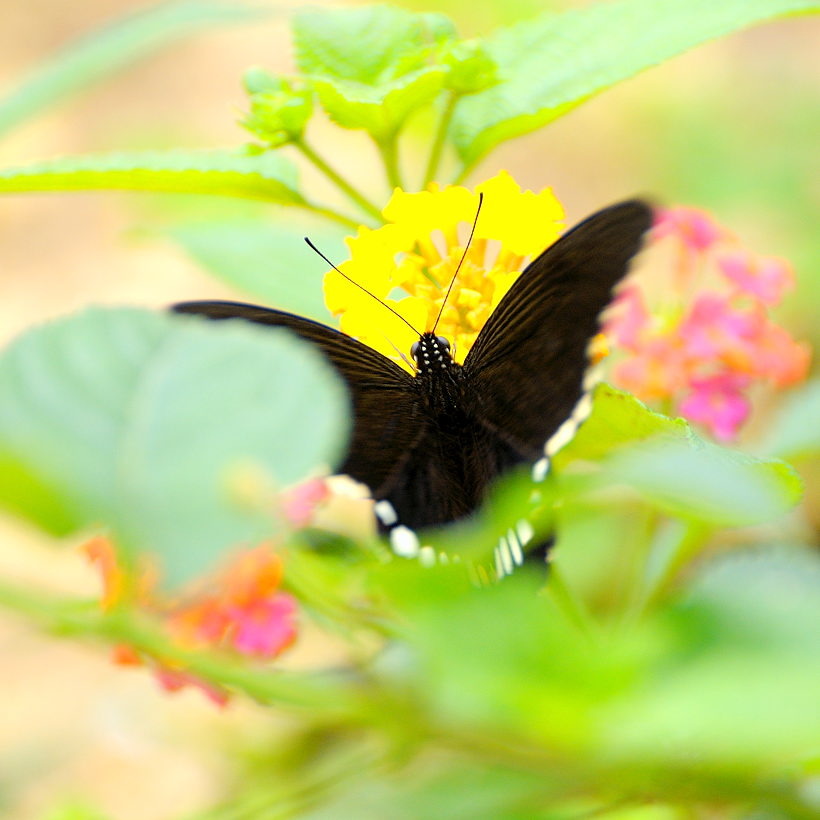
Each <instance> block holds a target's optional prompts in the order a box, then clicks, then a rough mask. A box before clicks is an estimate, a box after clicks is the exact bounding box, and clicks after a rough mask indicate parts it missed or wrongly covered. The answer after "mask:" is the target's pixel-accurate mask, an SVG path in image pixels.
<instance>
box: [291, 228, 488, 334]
mask: <svg viewBox="0 0 820 820" xmlns="http://www.w3.org/2000/svg"><path fill="white" fill-rule="evenodd" d="M471 236H472V234H471ZM305 242H307V244H308V247H309V248H310V249H311V250H312V251H313V252H314V253H316V254H318V255H319V256H321V257H322V259H324V260H325V262H327V264H328V265H330V267H331V268H333V270H335V271H336V273H339V274H341V275H342V276H344V278H345V279H347V281H348V282H350V283H351V284H352V285H355V286H356V287H357V288H359V290H363V291H364V292H365V293H366V294H367V295H368V296H372V297H373V298H374V299H375V300H376V301H377V302H378V303H379V304H380V305H381V306H382V307H386V308H387V309H388V310H389V311H390V312H391V313H392V314H393V315H394V316H397V317H398V318H399V319H401V320H402V322H404V324H406V325H407V327H409V328H410V330H412V331H413V333H415V334H416V336H421V333H419V332H418V330H416V329H415V328H414V327H413V325H411V324H410V322H408V321H407V319H405V318H404V316H402V315H401V314H400V313H397V312H396V311H395V310H393V308H391V307H390V305H388V304H386V303H385V302H382V300H381V299H379V297H378V296H376V295H375V294H374V293H371V292H370V291H369V290H368V289H367V288H366V287H365V286H364V285H360V284H359V283H358V282H357V281H356V280H355V279H351V278H350V277H349V276H348V275H347V274H346V273H344V272H343V271H341V270H339V268H337V267H336V265H334V264H333V262H331V261H330V260H329V259H328V258H327V257H326V256H325V255H324V254H323V253H322V252H321V251H320V250H319V249H318V248H317V247H316V246H315V245H314V244H313V243H312V242H311V241H310V239H308V238H307V237H305Z"/></svg>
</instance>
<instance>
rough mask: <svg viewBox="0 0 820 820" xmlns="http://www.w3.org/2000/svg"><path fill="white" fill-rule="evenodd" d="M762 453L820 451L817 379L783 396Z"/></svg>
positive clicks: (790, 455)
mask: <svg viewBox="0 0 820 820" xmlns="http://www.w3.org/2000/svg"><path fill="white" fill-rule="evenodd" d="M763 452H764V453H766V454H767V455H770V456H778V457H780V458H799V457H801V456H810V455H817V454H818V453H820V380H817V381H813V382H810V383H809V384H807V385H805V386H804V387H802V388H800V389H799V390H796V391H794V393H792V395H791V396H789V397H788V398H787V399H786V402H785V406H784V407H783V409H782V410H781V411H780V413H779V414H778V415H777V417H776V418H775V420H774V423H773V425H772V426H771V429H770V431H769V436H768V440H767V441H766V442H765V444H764V446H763Z"/></svg>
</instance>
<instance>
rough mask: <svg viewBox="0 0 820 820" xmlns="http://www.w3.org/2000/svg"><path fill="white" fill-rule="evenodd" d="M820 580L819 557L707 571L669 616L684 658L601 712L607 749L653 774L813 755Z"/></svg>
mask: <svg viewBox="0 0 820 820" xmlns="http://www.w3.org/2000/svg"><path fill="white" fill-rule="evenodd" d="M818 580H820V562H818V559H817V556H816V555H812V554H810V553H807V552H798V551H794V552H792V554H791V555H789V554H787V553H786V552H785V551H783V552H780V553H778V554H775V555H755V556H740V557H738V556H733V557H732V558H731V559H729V560H726V561H719V562H718V563H717V565H716V567H715V568H713V569H711V570H707V571H706V573H705V575H704V577H703V578H702V579H701V580H700V581H699V582H697V583H696V585H695V588H694V590H693V591H692V593H691V594H690V595H689V596H688V598H687V600H686V601H685V602H684V603H682V604H680V605H678V606H677V607H676V608H675V609H674V610H672V611H671V612H670V614H669V616H668V617H667V618H666V620H667V624H668V628H671V629H672V630H674V632H676V633H677V639H678V640H679V641H680V642H681V649H680V650H679V651H677V652H675V649H674V646H672V645H670V646H669V648H668V662H667V664H666V665H665V668H663V667H659V668H658V670H657V671H658V673H659V674H657V676H656V677H655V679H654V680H652V682H651V686H648V687H635V688H634V690H633V692H632V693H631V694H630V695H629V696H628V697H626V698H624V700H623V701H622V703H620V704H618V705H617V706H616V707H615V708H613V709H604V710H603V717H604V721H603V727H604V737H605V740H604V744H605V746H608V747H609V748H610V752H611V753H612V754H615V755H617V756H625V757H627V758H629V759H630V760H632V761H635V760H636V759H640V760H643V761H647V760H653V761H657V764H658V765H659V766H661V767H663V766H664V765H665V764H666V763H667V762H669V761H674V762H678V761H681V760H684V759H689V760H693V761H699V762H700V765H702V766H711V765H713V764H714V763H717V762H722V763H723V764H724V765H725V766H726V767H727V768H729V767H732V768H734V769H735V770H740V769H741V768H742V767H744V766H746V765H749V764H752V765H753V767H754V768H753V771H755V772H756V771H757V770H758V767H759V766H760V765H761V764H762V763H768V764H775V765H776V766H777V767H778V768H780V767H782V766H790V765H794V764H795V763H796V762H799V761H800V760H801V758H804V757H805V756H807V755H809V756H810V755H812V754H815V753H816V748H817V738H818V737H820V710H818V709H817V708H816V705H817V692H818V691H820V642H818V640H817V635H818V634H820V609H818V599H817V583H818ZM659 738H660V739H662V742H659ZM790 816H792V815H790ZM793 816H806V817H808V816H810V812H806V813H804V814H795V815H793Z"/></svg>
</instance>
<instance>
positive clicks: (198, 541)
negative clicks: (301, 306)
mask: <svg viewBox="0 0 820 820" xmlns="http://www.w3.org/2000/svg"><path fill="white" fill-rule="evenodd" d="M344 407H345V396H344V389H343V387H342V386H341V384H339V382H338V380H337V379H336V377H335V375H334V374H333V373H332V372H330V368H329V367H328V366H327V365H326V363H325V362H324V361H323V360H322V358H321V357H320V356H319V355H318V354H317V353H315V352H314V351H313V350H312V349H310V348H309V347H307V346H306V345H304V344H303V343H301V342H299V341H298V340H296V339H294V338H293V337H292V336H290V335H289V334H287V333H284V332H281V331H276V330H273V329H268V328H264V329H263V328H258V327H253V326H250V325H247V324H245V323H235V322H226V323H221V322H219V323H211V322H207V321H204V320H198V319H193V318H189V317H179V316H171V315H165V314H158V313H150V312H147V311H140V310H135V309H115V310H104V309H91V310H88V311H85V312H84V313H81V314H79V315H75V316H71V317H68V318H66V319H62V320H60V321H57V322H54V323H51V324H48V325H44V326H43V327H40V328H36V329H34V330H31V331H29V332H28V333H26V334H24V335H23V336H22V337H20V338H19V339H18V340H16V341H15V342H14V343H13V344H12V345H11V346H10V347H9V348H8V349H7V350H6V351H5V352H4V353H3V355H2V357H0V503H2V504H3V505H5V506H10V507H12V508H13V509H14V510H15V511H17V512H22V513H23V514H25V515H26V516H27V517H28V518H30V519H31V520H32V521H33V522H34V523H35V524H38V525H39V526H41V527H44V528H45V529H47V530H49V531H52V532H56V533H58V534H60V533H67V532H73V531H76V530H78V529H81V528H84V527H87V526H89V525H91V524H95V523H104V524H106V525H108V526H110V527H111V528H112V530H113V532H114V535H115V536H116V538H117V539H118V541H119V542H120V543H122V544H123V545H124V546H125V547H127V548H130V549H132V550H133V549H143V550H147V549H150V550H153V551H155V552H156V553H157V554H158V555H159V556H160V557H161V559H162V563H163V566H164V568H165V571H166V576H167V577H168V578H169V579H170V580H171V581H180V580H182V579H184V578H187V577H190V576H191V575H192V574H194V573H196V572H198V571H200V570H201V569H202V568H203V567H204V566H206V565H207V564H209V563H210V562H212V561H213V560H214V559H215V558H216V557H218V556H219V555H220V554H222V553H223V552H224V551H225V550H227V549H229V548H230V547H232V546H236V545H238V544H239V543H243V542H253V541H256V540H259V539H260V538H262V537H265V536H267V535H269V534H270V533H271V532H273V531H274V530H275V529H276V523H275V521H274V514H273V512H272V510H271V509H270V508H269V505H270V501H271V498H270V497H269V495H268V494H267V493H266V492H262V491H264V490H265V488H266V486H267V485H266V484H265V482H266V481H267V482H270V483H271V485H273V486H281V485H287V484H291V483H293V482H296V481H298V480H300V479H303V478H305V477H306V476H307V475H308V474H309V473H310V472H311V471H313V470H315V469H316V468H318V467H319V466H321V465H322V464H329V463H332V462H333V461H334V460H335V458H336V457H337V456H338V454H339V452H340V449H341V446H342V444H343V440H344V435H345V427H346V425H345V423H344V421H345V412H344ZM21 475H24V476H25V477H26V481H25V483H24V484H23V485H22V486H21V485H20V484H19V483H18V482H19V479H20V476H21ZM248 481H250V482H251V490H254V488H256V489H259V491H260V493H261V494H262V495H264V499H265V500H264V502H263V501H259V500H256V503H254V501H255V497H254V498H250V497H248V492H246V493H245V497H242V493H241V492H240V490H241V487H242V486H247V482H248ZM243 482H244V484H243ZM237 488H239V489H237ZM251 495H253V492H251ZM52 502H55V503H56V504H57V505H58V506H59V508H60V511H61V512H60V515H56V514H54V513H53V512H51V509H50V507H51V503H52Z"/></svg>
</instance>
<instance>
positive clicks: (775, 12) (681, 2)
mask: <svg viewBox="0 0 820 820" xmlns="http://www.w3.org/2000/svg"><path fill="white" fill-rule="evenodd" d="M819 10H820V3H818V2H817V0H724V2H721V3H715V2H713V0H665V2H663V3H659V2H657V0H619V1H618V2H610V3H595V4H593V5H590V6H587V7H585V8H581V9H572V10H570V11H567V12H564V13H563V14H553V13H548V14H544V15H541V16H539V17H536V18H534V19H533V20H527V21H524V22H522V23H519V24H517V25H514V26H511V27H510V28H508V29H504V30H501V31H499V32H497V33H495V34H492V35H490V36H489V37H488V38H487V39H486V41H485V44H486V47H487V50H488V51H489V53H490V56H491V57H492V58H493V59H494V60H495V61H496V63H497V64H498V67H499V77H500V79H501V82H500V83H498V84H497V85H495V86H493V87H491V88H489V89H487V90H486V91H482V92H480V93H478V94H474V95H472V96H469V97H465V98H463V99H462V100H461V101H460V103H459V105H458V107H457V108H456V113H455V117H454V119H453V124H452V131H451V135H452V138H453V141H454V143H455V146H456V149H457V151H458V154H459V156H460V157H461V160H462V162H463V163H464V165H465V166H467V167H472V166H473V165H474V164H475V163H476V162H477V161H478V160H480V159H481V158H482V157H483V156H484V155H485V154H486V153H487V152H489V151H490V150H492V149H493V148H495V147H496V146H497V145H498V144H499V143H501V142H504V141H505V140H508V139H512V138H513V137H517V136H521V135H522V134H527V133H529V132H531V131H535V130H536V129H538V128H540V127H541V126H543V125H546V124H547V123H548V122H550V121H552V120H554V119H556V118H557V117H560V116H561V115H563V114H565V113H567V111H569V110H570V109H572V108H574V107H575V106H577V105H579V104H580V103H582V102H583V101H584V100H587V99H589V97H591V96H593V95H594V94H597V93H598V92H600V91H603V90H604V89H606V88H608V87H610V86H612V85H614V84H615V83H617V82H620V81H622V80H625V79H627V78H629V77H631V76H633V75H635V74H637V73H638V72H640V71H643V70H644V69H647V68H650V67H652V66H654V65H657V64H658V63H661V62H663V61H664V60H668V59H669V58H671V57H673V56H675V55H677V54H680V53H682V52H684V51H686V50H688V49H690V48H693V47H694V46H696V45H699V44H700V43H703V42H706V41H708V40H711V39H714V38H716V37H720V36H722V35H725V34H729V33H731V32H733V31H736V30H737V29H740V28H743V27H745V26H749V25H752V24H754V23H759V22H763V21H765V20H769V19H772V18H775V17H783V16H787V15H792V14H799V13H810V12H815V11H819Z"/></svg>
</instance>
